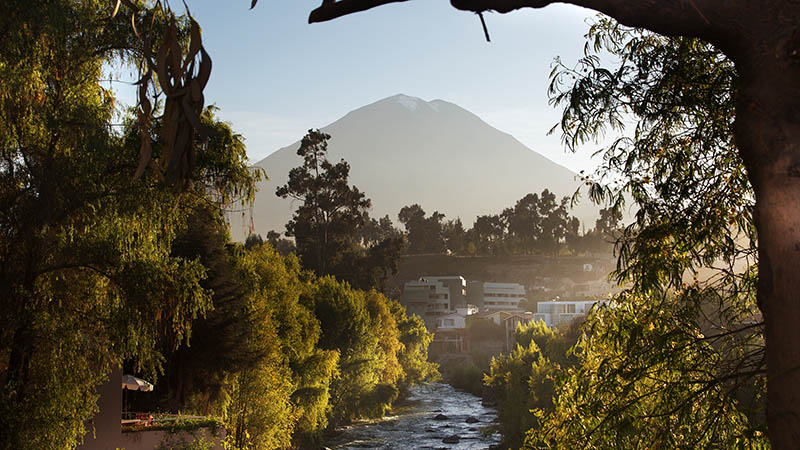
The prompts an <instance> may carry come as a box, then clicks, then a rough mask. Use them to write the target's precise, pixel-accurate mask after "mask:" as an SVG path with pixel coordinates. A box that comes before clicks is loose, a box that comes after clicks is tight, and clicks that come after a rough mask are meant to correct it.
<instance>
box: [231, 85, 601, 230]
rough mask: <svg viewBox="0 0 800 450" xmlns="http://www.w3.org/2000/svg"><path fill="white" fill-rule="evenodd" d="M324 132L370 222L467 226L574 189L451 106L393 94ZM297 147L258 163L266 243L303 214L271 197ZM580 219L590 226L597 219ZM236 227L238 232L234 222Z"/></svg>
mask: <svg viewBox="0 0 800 450" xmlns="http://www.w3.org/2000/svg"><path fill="white" fill-rule="evenodd" d="M322 130H323V131H325V132H326V133H328V134H330V135H331V136H332V138H331V140H330V142H329V143H328V158H329V159H330V160H334V161H338V160H339V159H344V160H345V161H347V162H348V163H349V164H350V168H351V170H350V182H351V183H352V184H354V185H355V186H358V188H359V189H361V190H363V191H364V192H366V194H367V196H368V197H369V198H371V199H372V205H373V209H372V211H371V212H370V214H371V215H372V216H373V217H382V216H384V215H389V217H390V218H394V217H396V216H397V212H398V211H399V210H400V208H402V207H403V206H406V205H411V204H414V203H418V204H420V205H422V207H423V208H424V209H425V210H426V211H427V212H428V213H431V212H433V211H439V212H441V213H444V214H446V216H447V218H448V219H454V218H456V217H460V218H461V220H462V221H464V223H465V225H468V224H471V223H472V221H474V220H475V217H476V216H478V215H483V214H496V213H498V212H499V211H502V209H503V208H505V207H508V206H512V205H513V204H514V202H516V201H517V200H519V199H520V198H522V197H523V196H524V195H525V194H528V193H532V192H541V191H542V190H543V189H545V188H547V189H549V190H550V191H551V192H554V193H556V194H557V195H558V196H565V195H567V196H568V195H571V194H572V193H573V192H574V191H575V188H576V187H577V186H576V184H578V182H576V181H575V174H573V173H572V172H570V171H569V170H567V169H566V168H564V167H561V166H559V165H557V164H555V163H553V162H552V161H549V160H548V159H546V158H545V157H543V156H541V155H539V154H537V153H536V152H534V151H532V150H531V149H529V148H527V147H525V146H524V145H523V144H521V143H520V142H519V141H517V140H516V139H514V138H513V137H512V136H511V135H509V134H506V133H503V132H501V131H499V130H497V129H495V128H493V127H491V126H490V125H488V124H487V123H486V122H484V121H482V120H481V119H480V118H479V117H478V116H476V115H474V114H473V113H471V112H469V111H468V110H466V109H464V108H462V107H461V106H459V105H457V104H455V103H451V102H448V101H446V100H440V99H436V100H430V101H426V100H423V99H421V98H419V97H413V96H410V95H406V94H397V95H393V96H391V97H387V98H384V99H381V100H378V101H375V102H373V103H371V104H369V105H366V106H363V107H361V108H358V109H356V110H353V111H350V112H349V113H347V114H346V115H345V116H344V117H342V118H340V119H338V120H337V121H335V122H334V123H332V124H330V125H328V126H326V127H324V128H323V129H322ZM299 145H300V143H299V142H295V143H294V144H292V145H290V146H289V147H285V148H283V149H281V150H280V151H277V152H275V153H273V154H272V155H270V156H268V157H267V158H266V159H264V160H263V161H261V162H259V163H258V165H259V166H261V167H262V168H264V169H266V171H267V173H268V174H269V177H270V180H269V181H268V182H266V181H265V182H261V183H259V187H260V192H259V193H258V194H257V196H256V201H255V205H254V207H253V223H254V224H255V226H256V231H257V232H258V233H261V234H262V235H263V234H265V233H266V232H267V231H269V230H282V229H283V228H284V225H285V224H286V222H287V221H288V220H289V219H290V218H291V217H292V213H293V211H294V208H296V206H297V205H295V204H292V203H291V202H289V201H287V200H283V199H280V198H278V197H276V196H275V194H274V192H275V187H276V186H280V185H282V184H284V183H286V180H287V179H288V173H289V172H290V171H291V169H292V168H294V167H297V166H299V165H301V164H302V163H303V161H302V159H301V158H299V157H298V156H297V148H298V146H299ZM267 183H268V184H267ZM587 206H588V205H587ZM576 215H578V216H579V217H580V218H581V219H583V220H587V219H591V221H593V220H594V218H595V217H596V212H594V211H592V212H590V211H588V210H583V211H578V212H576ZM231 219H232V223H233V222H234V219H236V218H235V217H233V216H232V217H231ZM235 222H236V223H237V224H238V225H239V226H237V225H234V226H233V230H238V229H239V228H240V227H241V224H242V223H244V222H243V221H242V220H241V219H236V220H235ZM242 234H244V232H242ZM242 239H243V237H242Z"/></svg>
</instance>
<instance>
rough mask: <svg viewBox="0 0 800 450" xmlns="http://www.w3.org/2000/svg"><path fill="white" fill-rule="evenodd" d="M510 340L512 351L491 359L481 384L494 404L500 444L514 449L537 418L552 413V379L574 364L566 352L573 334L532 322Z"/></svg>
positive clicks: (518, 329) (570, 345)
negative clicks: (487, 389) (512, 346)
mask: <svg viewBox="0 0 800 450" xmlns="http://www.w3.org/2000/svg"><path fill="white" fill-rule="evenodd" d="M514 337H515V342H516V347H515V348H514V350H513V351H512V352H511V353H510V354H508V355H500V356H498V357H496V358H492V362H491V370H490V372H489V374H488V375H486V377H485V379H484V381H485V383H486V386H488V387H489V389H490V391H491V394H492V397H493V398H494V399H495V400H496V401H497V413H498V419H499V421H500V430H501V432H502V434H503V439H504V442H505V444H506V445H508V446H509V447H510V448H515V449H516V448H521V447H522V446H523V443H524V442H525V436H526V434H527V433H528V430H530V429H537V428H538V427H539V417H540V416H541V414H542V413H543V412H547V411H551V410H552V409H553V393H554V383H555V379H556V377H557V376H559V375H560V374H561V373H562V371H563V369H564V368H566V367H569V366H570V365H572V364H574V363H575V362H576V360H575V359H574V358H571V357H570V356H569V349H570V347H572V346H573V345H574V344H575V341H576V339H577V334H576V333H575V332H574V328H571V329H568V330H566V332H562V331H560V330H557V329H552V328H549V327H548V326H547V325H545V324H544V322H542V321H534V322H530V323H529V324H527V325H520V327H518V328H517V330H516V332H515V334H514Z"/></svg>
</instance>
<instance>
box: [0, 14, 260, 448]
mask: <svg viewBox="0 0 800 450" xmlns="http://www.w3.org/2000/svg"><path fill="white" fill-rule="evenodd" d="M112 6H113V5H111V4H109V3H107V2H99V1H90V0H87V1H82V2H57V3H49V2H38V1H36V2H27V1H26V2H22V1H12V2H9V3H7V4H6V5H5V8H4V11H3V15H2V18H0V21H2V23H0V26H1V27H2V29H3V30H4V36H5V38H4V39H3V41H2V43H0V47H1V48H0V55H2V56H0V79H2V80H3V83H2V84H1V85H0V99H1V100H0V123H2V125H0V210H2V215H1V217H0V261H2V264H0V290H2V292H3V293H4V296H5V297H4V305H3V306H4V307H3V308H2V311H1V312H0V329H2V332H0V382H2V383H3V386H2V387H3V389H2V391H3V394H2V396H3V399H2V411H0V413H1V414H2V419H0V427H2V428H3V429H4V430H6V432H7V433H8V434H6V443H7V444H8V445H10V446H11V447H13V448H18V449H25V448H36V449H47V448H58V449H60V448H66V447H69V446H71V445H73V444H74V443H75V442H77V441H79V440H80V439H81V438H82V436H83V434H84V432H85V431H86V430H85V428H84V424H85V423H87V421H88V420H89V419H90V418H91V417H92V416H93V414H94V413H95V411H96V406H95V402H96V395H95V394H94V391H95V387H96V386H97V385H98V384H99V383H100V382H102V381H103V380H104V378H105V377H106V374H107V373H108V372H109V369H110V367H111V365H112V364H120V363H121V362H123V361H125V360H127V361H131V362H132V364H133V365H134V366H136V368H137V369H138V371H143V372H145V373H150V374H155V373H156V372H157V370H158V368H159V366H160V364H161V362H162V361H163V358H162V355H161V354H160V352H159V351H158V349H159V344H161V343H162V342H167V343H169V344H171V345H177V344H178V343H180V342H181V341H185V340H186V339H187V338H188V337H189V336H190V329H191V322H192V320H193V319H194V318H195V317H197V316H199V315H202V314H204V313H205V312H206V311H207V310H208V309H209V307H210V305H211V303H210V298H211V297H210V295H209V294H210V293H209V292H207V291H205V290H204V289H203V288H202V286H201V285H200V282H201V280H202V279H203V277H204V276H205V268H204V267H203V266H202V265H201V264H200V263H199V262H198V261H193V260H185V259H182V258H176V257H172V256H171V255H170V250H171V241H172V240H173V238H174V236H175V232H177V231H180V230H181V229H182V228H183V227H184V221H185V218H186V216H187V207H188V206H190V205H192V204H194V203H196V202H202V201H205V200H203V199H205V198H206V193H207V192H208V191H207V190H205V189H204V186H201V185H200V184H199V183H198V185H197V186H196V188H195V190H191V191H188V192H185V193H183V194H182V195H178V193H176V192H175V191H173V190H172V189H168V188H167V187H166V186H164V185H163V184H161V183H160V182H158V181H157V180H154V179H150V178H145V179H140V180H138V181H137V182H135V183H132V182H131V176H132V175H133V173H134V171H135V169H136V166H135V162H136V159H137V158H136V155H137V151H138V147H139V145H138V144H139V143H138V142H133V141H134V139H132V138H131V136H132V135H135V134H136V133H135V131H134V130H132V129H131V128H130V126H128V125H127V124H126V125H125V126H124V127H123V128H122V130H121V131H122V132H120V133H118V132H115V131H113V130H112V123H113V122H115V121H117V120H115V117H116V112H115V104H114V102H115V99H114V97H113V93H112V92H111V91H110V90H108V89H106V88H104V87H102V86H101V83H100V80H101V78H103V73H102V70H103V67H104V65H105V64H108V63H111V62H112V61H117V62H119V61H122V62H123V63H125V62H134V61H135V60H136V58H137V51H138V49H139V47H140V43H139V40H138V38H137V37H136V35H135V33H134V31H133V28H132V26H131V23H132V21H131V20H128V19H127V18H126V19H123V20H109V17H110V13H111V11H110V9H111V8H112ZM125 14H127V13H125ZM146 15H147V14H143V16H142V17H144V16H146ZM120 18H121V17H120ZM140 18H141V17H140ZM150 18H152V16H150ZM121 19H122V18H121ZM159 20H160V19H159ZM204 120H206V121H208V123H209V124H210V123H212V122H213V118H211V117H210V115H206V116H205V117H204ZM126 123H127V122H126ZM224 130H225V126H223V125H220V126H219V127H217V131H219V132H222V131H224ZM157 138H158V136H154V139H157ZM239 144H240V143H239ZM239 144H236V143H235V142H234V141H232V140H231V139H227V140H226V139H224V136H223V138H220V139H218V140H215V141H210V142H208V143H206V144H205V147H204V150H203V152H204V153H205V156H204V158H205V159H204V160H203V161H198V169H197V173H196V174H195V175H196V177H197V180H202V181H203V182H207V183H209V184H208V186H210V187H212V188H213V189H212V192H213V193H215V195H216V194H218V195H219V198H220V199H222V201H228V200H230V199H231V198H232V196H231V195H227V193H239V194H242V195H244V196H245V197H247V196H248V194H250V193H252V190H253V185H254V176H253V175H252V174H250V172H249V171H248V170H247V169H246V164H245V159H244V149H243V146H240V145H239ZM234 174H235V175H234ZM215 204H217V205H218V203H215Z"/></svg>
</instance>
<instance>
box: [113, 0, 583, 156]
mask: <svg viewBox="0 0 800 450" xmlns="http://www.w3.org/2000/svg"><path fill="white" fill-rule="evenodd" d="M320 3H321V2H320V0H313V1H312V0H261V1H259V3H258V5H257V6H256V7H255V8H254V9H253V10H249V6H250V1H248V0H228V1H225V2H220V1H219V0H187V4H188V6H189V8H190V10H191V13H192V15H193V16H194V17H195V19H196V20H197V21H198V22H199V23H200V25H201V27H202V30H203V42H204V45H205V47H206V50H207V51H208V53H209V54H210V55H211V58H212V60H213V70H212V74H211V80H210V81H209V85H208V86H207V87H206V91H205V99H206V103H208V104H210V103H214V104H216V105H217V106H218V107H219V108H220V112H219V113H218V114H219V116H220V117H221V118H222V119H223V120H226V121H229V122H231V123H232V124H233V126H234V129H235V130H237V131H238V132H239V133H241V134H242V135H243V136H244V137H245V138H246V144H247V149H248V150H247V152H248V156H249V158H250V159H251V161H253V162H256V161H259V160H261V159H263V158H264V157H266V156H267V155H269V154H270V153H272V152H274V151H276V150H278V149H279V148H282V147H285V146H287V145H290V144H291V143H293V142H295V141H297V140H299V139H300V138H302V136H303V135H304V134H305V133H306V131H307V130H308V129H309V128H321V127H323V126H326V125H328V124H329V123H331V122H334V121H335V120H337V119H339V118H340V117H342V116H343V115H345V114H346V113H348V112H349V111H352V110H354V109H357V108H359V107H361V106H364V105H367V104H369V103H373V102H375V101H377V100H380V99H382V98H385V97H389V96H392V95H395V94H399V93H403V94H406V95H410V96H415V97H420V98H422V99H424V100H433V99H442V100H446V101H449V102H452V103H456V104H458V105H459V106H461V107H463V108H465V109H467V110H469V111H471V112H473V113H474V114H476V115H478V116H479V117H481V118H482V119H483V120H485V121H486V122H487V123H489V124H490V125H492V126H494V127H495V128H498V129H499V130H501V131H504V132H507V133H510V134H512V135H513V136H514V137H516V138H517V139H518V140H520V141H521V142H522V143H523V144H525V145H527V146H528V147H529V148H531V149H533V150H535V151H537V152H539V153H541V154H543V155H545V156H546V157H548V158H550V159H551V160H553V161H555V162H557V163H559V164H562V165H564V166H566V167H568V168H570V169H572V170H573V171H575V172H578V171H580V170H591V169H592V168H594V167H595V165H596V164H595V163H593V162H592V160H591V159H590V155H591V153H592V152H593V150H595V148H594V147H596V146H592V145H590V146H588V147H587V148H586V149H584V150H582V151H581V152H579V153H578V154H572V153H566V152H565V150H564V147H563V145H562V144H561V141H560V133H558V132H556V133H555V134H553V135H551V136H548V135H547V132H548V130H550V128H551V127H552V126H553V125H554V124H556V123H557V122H558V120H559V118H560V114H559V110H558V109H556V108H555V107H553V106H551V105H549V103H548V96H547V87H548V84H549V74H550V71H551V69H552V63H553V60H554V58H555V57H560V58H561V59H562V60H563V61H564V62H565V63H569V64H570V65H572V64H573V63H574V62H575V61H576V60H577V59H578V58H579V57H580V56H581V55H582V52H583V46H584V42H585V40H584V35H585V33H586V31H587V29H588V25H587V21H588V20H590V19H591V18H592V17H594V13H593V12H591V11H589V10H586V9H582V8H579V7H575V6H567V5H551V6H548V7H546V8H543V9H538V10H524V11H516V12H512V13H509V14H496V13H486V14H484V17H485V19H486V23H487V26H488V28H489V33H490V35H491V39H492V41H491V42H486V39H485V37H484V34H483V30H482V28H481V24H480V20H479V18H478V17H477V16H476V15H475V14H472V13H468V12H463V11H457V10H455V9H454V8H452V7H451V6H450V4H449V2H447V1H445V0H413V1H409V2H404V3H397V4H389V5H385V6H382V7H379V8H375V9H372V10H369V11H366V12H362V13H358V14H354V15H351V16H345V17H342V18H339V19H336V20H334V21H332V22H326V23H321V24H313V25H309V24H308V13H309V12H310V11H311V10H312V9H314V8H315V7H317V6H318V5H319V4H320ZM172 6H173V8H174V9H175V10H176V11H182V8H183V6H182V4H181V3H178V2H177V1H174V0H173V1H172ZM122 89H124V88H122ZM130 91H131V92H130V93H124V92H121V93H120V94H121V97H122V100H123V101H125V100H127V101H128V102H131V101H132V100H133V95H134V93H133V89H130Z"/></svg>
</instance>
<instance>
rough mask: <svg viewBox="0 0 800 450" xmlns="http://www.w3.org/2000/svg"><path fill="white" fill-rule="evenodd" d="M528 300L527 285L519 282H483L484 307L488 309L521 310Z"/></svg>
mask: <svg viewBox="0 0 800 450" xmlns="http://www.w3.org/2000/svg"><path fill="white" fill-rule="evenodd" d="M522 301H527V298H526V295H525V286H523V285H521V284H518V283H483V308H484V309H485V310H487V311H520V310H522V308H521V307H520V302H522Z"/></svg>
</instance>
